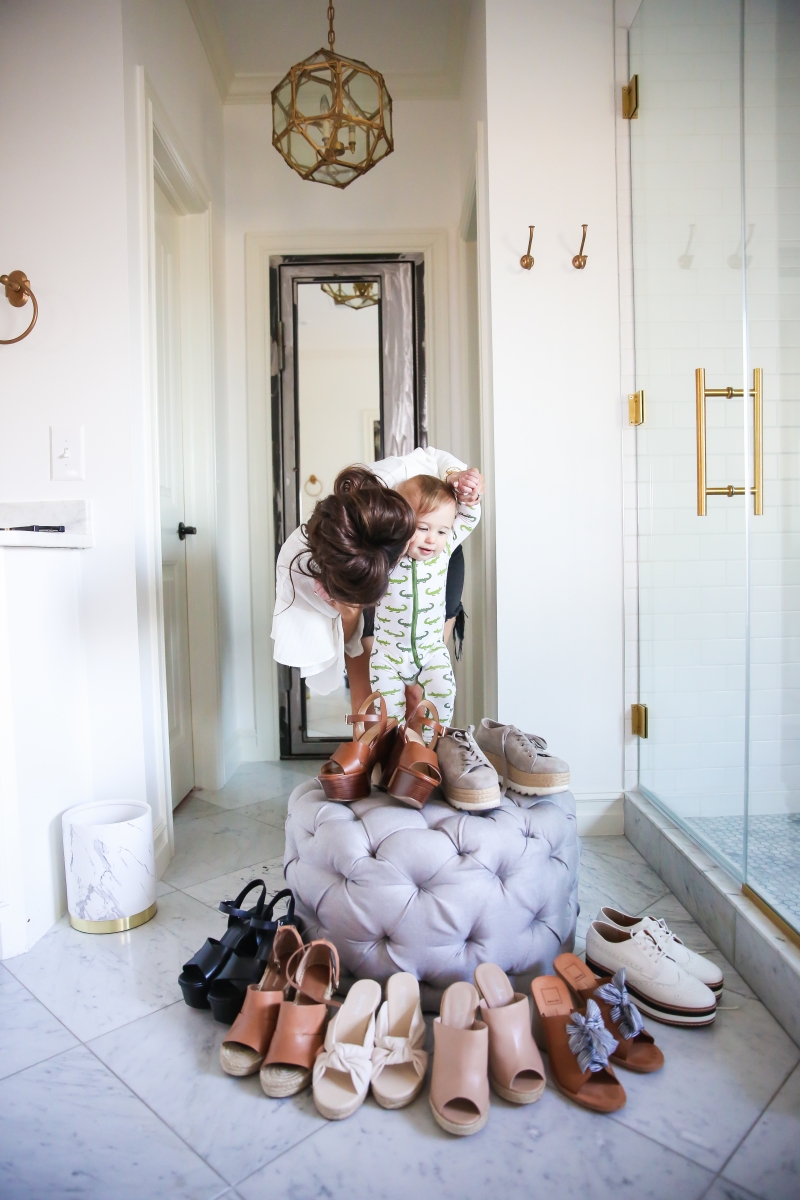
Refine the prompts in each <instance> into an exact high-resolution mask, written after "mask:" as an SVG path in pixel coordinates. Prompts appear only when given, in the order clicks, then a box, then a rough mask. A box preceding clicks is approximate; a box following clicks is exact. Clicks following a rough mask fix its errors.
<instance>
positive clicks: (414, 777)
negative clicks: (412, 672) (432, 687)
mask: <svg viewBox="0 0 800 1200" xmlns="http://www.w3.org/2000/svg"><path fill="white" fill-rule="evenodd" d="M420 712H421V713H422V716H419V715H418V714H419V713H420ZM424 725H428V726H430V727H431V728H432V730H433V737H432V738H431V741H430V743H429V744H428V745H426V744H425V740H424V738H423V736H422V727H423V726H424ZM414 726H416V728H414ZM443 733H444V728H443V726H441V725H440V724H439V714H438V712H437V711H436V708H435V706H434V705H433V704H429V703H428V702H427V700H423V701H422V702H421V703H420V704H418V705H417V707H416V708H415V709H414V711H413V713H412V714H411V716H410V718H409V719H408V720H407V721H406V723H405V725H403V726H401V728H400V731H399V733H398V734H397V740H396V742H395V746H394V750H393V752H392V754H391V755H390V757H389V761H388V763H387V764H386V769H385V770H384V772H383V778H382V780H381V785H382V786H383V787H385V788H386V790H387V792H388V793H389V795H390V796H393V797H394V798H395V800H402V802H403V804H408V805H410V806H411V808H422V807H423V806H424V804H425V801H426V800H427V799H428V797H429V796H430V794H431V792H432V791H433V789H434V788H435V787H438V786H439V784H440V783H441V782H442V772H441V771H440V770H439V760H438V759H437V757H436V750H435V747H436V743H437V742H438V740H439V738H440V736H441V734H443Z"/></svg>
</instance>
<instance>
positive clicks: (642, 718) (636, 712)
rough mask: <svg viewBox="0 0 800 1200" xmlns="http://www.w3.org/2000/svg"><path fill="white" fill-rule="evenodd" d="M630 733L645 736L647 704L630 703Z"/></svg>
mask: <svg viewBox="0 0 800 1200" xmlns="http://www.w3.org/2000/svg"><path fill="white" fill-rule="evenodd" d="M631 733H633V734H635V735H636V737H640V738H646V737H647V705H646V704H632V705H631Z"/></svg>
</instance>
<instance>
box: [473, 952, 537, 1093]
mask: <svg viewBox="0 0 800 1200" xmlns="http://www.w3.org/2000/svg"><path fill="white" fill-rule="evenodd" d="M475 983H476V984H477V986H478V991H479V993H480V995H481V1016H482V1017H483V1020H484V1021H485V1022H486V1025H487V1026H488V1028H489V1083H490V1084H491V1085H492V1089H493V1091H495V1092H496V1093H497V1095H498V1096H502V1098H503V1099H504V1100H510V1101H511V1103H512V1104H533V1102H534V1100H538V1099H539V1098H540V1097H541V1095H542V1093H543V1092H544V1089H545V1085H546V1079H545V1073H544V1063H543V1062H542V1056H541V1054H540V1053H539V1047H538V1046H537V1045H536V1042H535V1041H534V1040H533V1034H532V1033H531V1010H530V1006H529V1004H528V998H527V996H524V995H523V994H522V992H515V991H514V989H513V988H512V986H511V982H510V980H509V978H508V976H507V975H506V973H505V971H502V970H501V969H500V967H498V966H496V965H495V963H481V964H480V966H479V967H476V969H475Z"/></svg>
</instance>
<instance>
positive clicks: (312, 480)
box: [303, 475, 322, 499]
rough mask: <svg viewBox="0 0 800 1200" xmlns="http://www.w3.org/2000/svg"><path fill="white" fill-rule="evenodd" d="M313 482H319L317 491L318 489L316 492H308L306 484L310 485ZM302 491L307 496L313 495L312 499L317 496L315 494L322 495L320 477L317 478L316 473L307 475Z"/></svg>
mask: <svg viewBox="0 0 800 1200" xmlns="http://www.w3.org/2000/svg"><path fill="white" fill-rule="evenodd" d="M315 483H316V484H319V491H318V492H310V491H309V490H308V485H309V484H312V485H313V484H315ZM303 491H304V492H305V494H306V495H307V496H313V497H314V499H316V498H317V496H321V495H322V480H321V479H317V477H316V475H309V477H308V479H307V480H306V481H305V483H304V484H303Z"/></svg>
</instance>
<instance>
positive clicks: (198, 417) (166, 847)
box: [133, 67, 225, 874]
mask: <svg viewBox="0 0 800 1200" xmlns="http://www.w3.org/2000/svg"><path fill="white" fill-rule="evenodd" d="M137 110H138V111H137V126H138V129H137V133H138V185H139V197H138V199H139V238H140V247H141V254H140V278H139V280H138V284H139V300H140V314H139V315H140V321H141V357H140V362H139V364H138V366H139V370H140V372H141V388H142V406H141V411H140V413H139V414H138V420H137V419H136V418H135V419H134V429H133V437H134V449H135V463H136V468H137V472H136V499H137V513H136V527H137V536H136V542H137V601H138V622H139V646H140V663H141V674H142V699H143V719H144V739H145V759H146V768H145V769H146V775H147V781H146V782H147V798H148V801H149V803H150V805H151V807H152V809H153V826H154V830H153V832H154V837H155V848H156V868H157V871H158V873H159V874H160V873H161V872H162V871H163V869H164V868H165V867H166V865H167V863H168V862H169V859H170V858H171V856H172V854H173V852H174V842H173V832H172V795H171V786H170V770H169V720H168V712H167V682H166V663H165V653H164V603H163V591H162V578H161V526H160V487H159V469H158V468H159V459H158V387H157V358H156V312H155V208H154V199H155V198H154V182H155V180H156V179H157V180H158V183H159V186H160V187H161V188H162V190H163V191H164V192H165V193H166V195H167V196H168V197H169V199H170V201H171V202H172V204H173V205H174V207H175V209H176V211H177V212H178V213H180V214H181V225H180V239H181V351H182V354H181V357H182V385H183V406H182V408H183V439H184V450H183V456H184V497H185V506H186V512H187V520H188V521H190V522H191V523H192V524H194V525H196V526H197V530H198V533H197V535H196V536H195V537H194V538H192V539H191V540H190V541H189V542H187V552H186V584H187V600H188V617H189V658H190V669H189V685H190V692H191V702H192V739H193V746H194V775H195V784H196V786H199V787H206V788H209V789H212V790H216V789H218V788H221V787H223V786H224V784H225V776H224V757H223V749H222V722H221V707H222V706H221V672H220V661H219V636H218V630H219V619H218V591H217V566H216V560H217V498H216V446H215V379H214V330H213V277H212V246H211V215H212V214H211V200H210V197H209V196H208V193H207V192H206V190H205V188H204V186H203V183H202V181H201V179H200V177H199V175H198V174H197V172H196V170H195V169H194V168H193V166H192V165H191V162H190V160H189V158H188V156H187V155H186V153H185V151H184V150H183V148H182V146H181V144H180V141H179V139H178V137H177V135H176V133H175V131H174V129H173V128H172V126H171V123H170V121H169V118H168V117H167V115H166V112H165V110H164V108H163V106H162V105H161V103H160V101H159V99H158V96H157V95H156V93H155V90H154V89H153V87H152V84H151V83H150V81H149V79H148V78H147V75H146V73H145V71H144V68H143V67H137Z"/></svg>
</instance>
